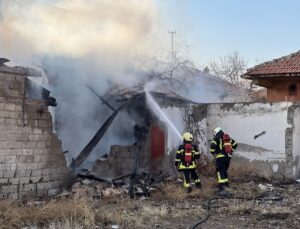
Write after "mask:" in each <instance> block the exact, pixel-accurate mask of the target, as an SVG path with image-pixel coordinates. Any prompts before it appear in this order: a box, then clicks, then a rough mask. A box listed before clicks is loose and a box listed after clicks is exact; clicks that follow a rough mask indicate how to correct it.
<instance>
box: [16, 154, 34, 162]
mask: <svg viewBox="0 0 300 229" xmlns="http://www.w3.org/2000/svg"><path fill="white" fill-rule="evenodd" d="M33 157H34V156H33V155H21V156H17V163H32V162H33Z"/></svg>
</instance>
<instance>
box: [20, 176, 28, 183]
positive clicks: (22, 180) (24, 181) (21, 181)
mask: <svg viewBox="0 0 300 229" xmlns="http://www.w3.org/2000/svg"><path fill="white" fill-rule="evenodd" d="M29 180H30V178H29V177H21V178H20V184H29Z"/></svg>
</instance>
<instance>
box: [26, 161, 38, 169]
mask: <svg viewBox="0 0 300 229" xmlns="http://www.w3.org/2000/svg"><path fill="white" fill-rule="evenodd" d="M27 168H28V169H31V170H34V169H37V168H38V163H27Z"/></svg>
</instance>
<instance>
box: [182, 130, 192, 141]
mask: <svg viewBox="0 0 300 229" xmlns="http://www.w3.org/2000/svg"><path fill="white" fill-rule="evenodd" d="M182 138H183V140H184V141H186V142H192V141H193V135H192V134H191V133H189V132H185V133H184V134H183V135H182Z"/></svg>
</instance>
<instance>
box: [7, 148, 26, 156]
mask: <svg viewBox="0 0 300 229" xmlns="http://www.w3.org/2000/svg"><path fill="white" fill-rule="evenodd" d="M9 155H12V156H13V155H15V156H19V155H23V149H11V152H10V153H9Z"/></svg>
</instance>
